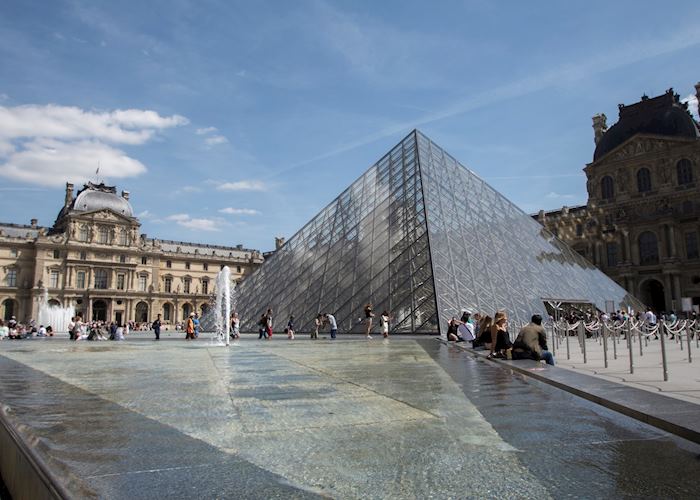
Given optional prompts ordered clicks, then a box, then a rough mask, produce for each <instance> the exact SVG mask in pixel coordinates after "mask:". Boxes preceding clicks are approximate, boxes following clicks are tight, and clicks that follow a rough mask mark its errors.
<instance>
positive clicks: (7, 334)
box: [0, 316, 53, 340]
mask: <svg viewBox="0 0 700 500" xmlns="http://www.w3.org/2000/svg"><path fill="white" fill-rule="evenodd" d="M34 336H36V337H53V328H52V327H51V325H47V326H44V325H37V324H36V321H34V320H31V321H29V323H28V324H26V325H25V324H24V323H18V322H17V318H16V317H15V316H12V317H11V318H10V319H9V320H7V322H5V321H4V320H1V319H0V340H4V339H8V340H19V339H26V338H30V337H34Z"/></svg>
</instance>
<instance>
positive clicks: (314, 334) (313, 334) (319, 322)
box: [311, 314, 323, 340]
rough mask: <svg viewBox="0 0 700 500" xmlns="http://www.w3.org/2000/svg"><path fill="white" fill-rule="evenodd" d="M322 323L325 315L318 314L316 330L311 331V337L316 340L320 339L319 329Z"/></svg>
mask: <svg viewBox="0 0 700 500" xmlns="http://www.w3.org/2000/svg"><path fill="white" fill-rule="evenodd" d="M321 323H323V316H322V315H321V314H317V315H316V319H314V331H313V332H311V338H312V339H314V340H316V339H318V329H319V328H320V327H321Z"/></svg>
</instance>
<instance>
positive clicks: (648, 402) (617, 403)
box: [436, 338, 700, 444]
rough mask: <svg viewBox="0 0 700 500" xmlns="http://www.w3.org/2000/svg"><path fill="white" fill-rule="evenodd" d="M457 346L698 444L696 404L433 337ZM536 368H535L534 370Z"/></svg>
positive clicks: (699, 409) (699, 426)
mask: <svg viewBox="0 0 700 500" xmlns="http://www.w3.org/2000/svg"><path fill="white" fill-rule="evenodd" d="M436 340H438V341H440V342H442V343H443V344H445V345H448V346H453V347H457V348H459V349H461V350H462V351H464V352H465V353H468V354H470V355H472V356H473V357H475V358H482V359H486V360H488V361H492V362H493V363H496V364H498V365H501V366H502V367H504V368H509V369H511V370H513V371H516V372H518V373H521V374H523V375H526V376H528V377H532V378H534V379H536V380H538V381H540V382H543V383H545V384H549V385H551V386H554V387H557V388H558V389H562V390H564V391H566V392H569V393H571V394H574V395H576V396H579V397H581V398H583V399H587V400H588V401H591V402H593V403H596V404H599V405H601V406H604V407H605V408H608V409H610V410H613V411H616V412H618V413H622V414H623V415H626V416H628V417H631V418H634V419H636V420H639V421H640V422H644V423H645V424H649V425H651V426H653V427H656V428H658V429H661V430H664V431H666V432H669V433H671V434H675V435H677V436H680V437H682V438H684V439H687V440H689V441H693V442H695V443H698V444H700V418H699V415H700V405H696V404H694V403H689V402H687V401H682V400H680V399H675V398H670V397H668V396H664V395H661V394H655V393H653V392H648V391H644V390H642V389H637V388H636V387H628V386H626V385H623V384H618V383H616V382H610V381H607V380H602V379H598V378H596V377H592V376H590V375H586V374H583V373H575V372H570V371H568V370H563V369H560V368H557V367H552V366H548V365H543V364H542V363H539V362H537V361H532V360H518V361H509V360H503V359H494V358H488V357H487V354H486V352H485V351H484V352H483V353H482V352H481V351H475V350H473V349H470V348H468V347H463V346H462V345H460V344H454V343H451V342H448V341H447V340H445V339H442V338H438V339H436ZM533 368H536V369H537V371H534V370H533Z"/></svg>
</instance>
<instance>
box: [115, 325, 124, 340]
mask: <svg viewBox="0 0 700 500" xmlns="http://www.w3.org/2000/svg"><path fill="white" fill-rule="evenodd" d="M114 340H124V327H123V326H122V325H118V326H117V328H116V329H115V330H114Z"/></svg>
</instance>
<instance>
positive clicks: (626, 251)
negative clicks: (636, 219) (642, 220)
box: [620, 231, 632, 264]
mask: <svg viewBox="0 0 700 500" xmlns="http://www.w3.org/2000/svg"><path fill="white" fill-rule="evenodd" d="M620 243H621V246H622V249H623V254H622V255H621V256H620V257H622V259H623V261H624V262H627V263H630V264H631V263H632V257H631V254H630V233H629V231H623V233H622V237H621V238H620Z"/></svg>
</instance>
